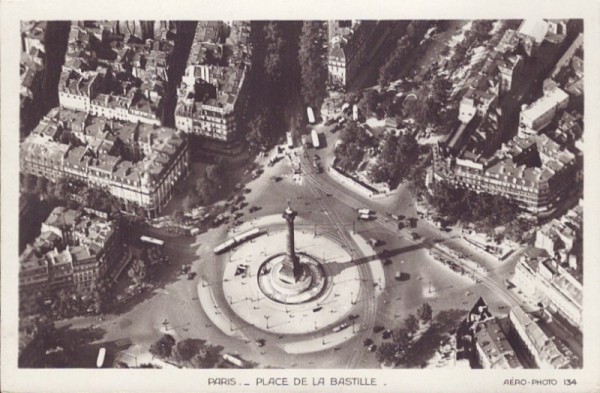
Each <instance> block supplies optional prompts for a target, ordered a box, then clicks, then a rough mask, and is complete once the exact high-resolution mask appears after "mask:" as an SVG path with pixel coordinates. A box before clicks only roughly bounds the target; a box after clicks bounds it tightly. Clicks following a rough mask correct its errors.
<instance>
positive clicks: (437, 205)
mask: <svg viewBox="0 0 600 393" xmlns="http://www.w3.org/2000/svg"><path fill="white" fill-rule="evenodd" d="M426 195H427V201H428V202H429V204H430V205H431V206H432V207H433V208H434V209H435V210H436V211H437V212H438V213H439V214H440V215H442V216H444V217H445V218H446V219H447V220H449V221H450V222H452V223H454V222H457V221H459V220H460V221H462V222H463V223H472V224H475V226H476V227H477V228H478V231H480V232H484V233H487V234H488V235H490V236H494V237H496V234H495V228H496V227H498V226H504V227H505V231H504V236H506V237H507V238H508V239H511V240H515V241H519V242H521V241H524V240H527V239H525V238H524V236H525V235H526V234H527V233H528V232H530V230H531V229H532V228H533V227H534V226H535V222H533V221H532V220H530V219H528V218H526V217H523V216H519V208H518V206H516V205H515V204H514V203H512V202H511V201H509V200H508V199H506V198H504V197H502V196H499V195H491V194H487V193H476V192H474V191H471V190H466V189H461V188H453V187H451V186H449V185H447V184H445V183H442V182H437V183H435V184H434V185H433V186H432V193H426Z"/></svg>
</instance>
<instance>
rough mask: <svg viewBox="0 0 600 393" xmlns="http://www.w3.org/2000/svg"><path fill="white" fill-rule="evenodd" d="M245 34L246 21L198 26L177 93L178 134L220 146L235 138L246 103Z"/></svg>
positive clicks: (248, 60) (248, 52)
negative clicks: (216, 142)
mask: <svg viewBox="0 0 600 393" xmlns="http://www.w3.org/2000/svg"><path fill="white" fill-rule="evenodd" d="M249 36H250V24H249V22H244V21H234V22H231V23H230V24H227V23H225V22H216V21H215V22H198V25H197V27H196V33H195V35H194V41H193V43H192V48H191V50H190V55H189V57H188V62H187V67H186V70H185V74H184V76H183V78H182V82H181V85H180V87H179V89H178V100H177V107H176V109H175V127H176V128H177V129H178V130H181V131H184V132H185V133H188V134H194V135H199V136H202V137H206V138H208V139H211V140H215V141H221V142H230V141H232V140H235V139H236V138H237V137H238V136H239V135H238V133H237V118H238V117H239V114H240V113H242V112H243V111H244V110H245V108H246V105H247V99H248V82H247V78H248V73H249V71H250V67H251V55H252V48H251V45H250V43H249Z"/></svg>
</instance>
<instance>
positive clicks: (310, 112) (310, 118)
mask: <svg viewBox="0 0 600 393" xmlns="http://www.w3.org/2000/svg"><path fill="white" fill-rule="evenodd" d="M306 116H307V117H308V122H309V123H310V124H313V123H314V122H315V114H314V112H313V110H312V108H311V107H310V106H307V107H306Z"/></svg>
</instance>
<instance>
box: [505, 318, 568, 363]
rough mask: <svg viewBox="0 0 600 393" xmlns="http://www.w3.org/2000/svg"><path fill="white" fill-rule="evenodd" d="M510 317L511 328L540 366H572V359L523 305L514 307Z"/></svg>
mask: <svg viewBox="0 0 600 393" xmlns="http://www.w3.org/2000/svg"><path fill="white" fill-rule="evenodd" d="M509 319H510V322H511V329H513V331H514V333H516V337H517V338H518V340H519V342H520V344H521V345H522V346H523V347H524V349H525V350H526V351H527V353H528V354H529V356H530V357H531V358H532V359H533V360H534V362H535V364H536V366H537V367H538V368H540V369H561V368H570V363H571V359H569V358H568V357H566V356H565V355H564V354H563V353H562V352H561V351H560V350H559V348H558V347H557V345H556V344H555V343H554V341H553V340H552V338H550V337H548V336H547V335H546V333H544V331H543V330H542V329H541V328H540V327H539V326H538V325H537V324H536V323H535V322H534V321H533V319H531V317H530V316H529V315H528V314H527V313H526V312H525V311H523V309H522V308H521V307H513V308H512V309H511V310H510V313H509Z"/></svg>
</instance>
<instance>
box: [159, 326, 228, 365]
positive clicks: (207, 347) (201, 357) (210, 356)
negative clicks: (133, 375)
mask: <svg viewBox="0 0 600 393" xmlns="http://www.w3.org/2000/svg"><path fill="white" fill-rule="evenodd" d="M222 350H223V347H221V346H219V345H216V346H215V345H211V344H209V343H207V342H206V341H205V340H201V339H192V338H187V339H185V340H182V341H179V342H177V341H176V340H175V338H174V337H173V336H171V335H170V334H164V335H163V336H162V337H160V338H159V339H158V340H157V341H155V342H154V343H153V344H152V345H151V346H150V354H152V356H155V357H157V358H159V359H161V360H164V361H166V362H169V363H174V364H176V365H178V366H183V367H192V368H214V367H217V366H218V365H220V363H221V362H222V360H221V357H220V354H221V351H222Z"/></svg>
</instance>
